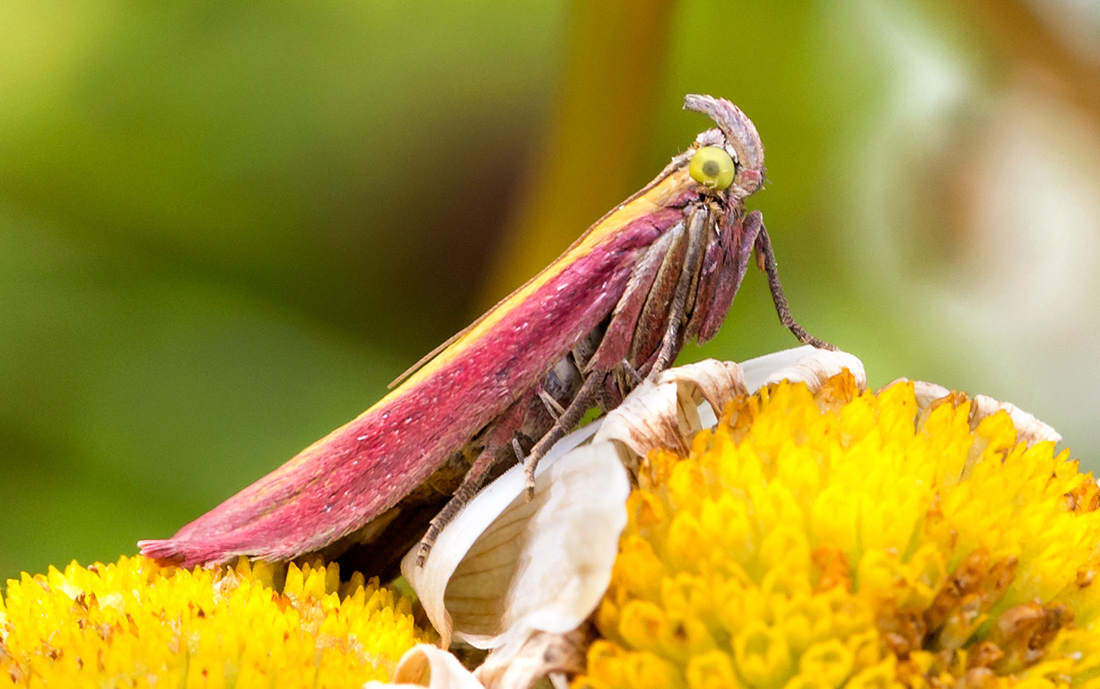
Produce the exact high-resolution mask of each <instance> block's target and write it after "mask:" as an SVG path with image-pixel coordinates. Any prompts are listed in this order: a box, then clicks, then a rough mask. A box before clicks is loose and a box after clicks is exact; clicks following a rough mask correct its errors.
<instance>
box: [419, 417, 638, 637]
mask: <svg viewBox="0 0 1100 689" xmlns="http://www.w3.org/2000/svg"><path fill="white" fill-rule="evenodd" d="M592 426H595V424H593V425H592ZM595 430H596V429H595V428H593V427H591V426H590V427H588V428H585V429H583V431H579V432H577V433H574V434H572V435H570V436H569V437H567V438H565V439H564V440H563V441H562V442H561V443H558V445H556V446H555V447H554V449H553V450H552V451H551V453H550V454H548V455H547V457H546V458H544V459H543V461H542V463H541V464H540V465H539V471H538V473H537V474H536V477H535V496H534V499H532V500H531V501H527V499H526V496H525V494H524V475H523V469H522V467H518V466H517V467H515V468H513V469H511V470H509V471H508V472H506V473H505V474H504V475H503V476H501V477H500V478H499V479H497V480H496V481H494V482H493V483H492V485H490V486H489V487H488V488H486V489H485V490H484V491H482V492H481V493H480V494H478V496H477V497H476V498H474V500H472V501H471V502H470V504H469V505H467V506H466V508H465V509H464V510H463V511H462V513H461V514H459V516H458V517H457V518H456V519H455V520H454V521H453V522H451V524H449V525H448V526H447V528H446V529H444V530H443V532H442V533H441V534H440V537H439V539H438V540H437V541H436V543H435V546H434V547H433V548H432V551H431V554H430V555H429V557H428V560H427V562H425V564H424V566H423V567H418V566H417V565H416V550H415V549H414V550H413V551H412V552H410V553H409V555H407V556H406V557H405V559H404V561H402V563H401V571H402V573H403V574H404V575H405V578H406V579H407V580H408V582H409V584H410V585H411V586H412V587H413V589H414V590H415V591H416V593H417V595H418V596H420V600H421V603H422V604H423V606H424V610H425V612H426V613H427V614H428V619H430V620H431V622H432V624H433V625H435V627H436V629H437V630H438V631H439V633H440V636H441V637H442V641H441V642H442V644H444V645H446V644H448V643H449V641H450V636H451V634H452V633H453V635H454V636H455V637H457V638H459V639H461V640H463V641H466V642H467V643H469V644H471V645H473V646H476V647H478V648H494V647H496V646H500V645H502V644H504V643H506V642H507V641H509V640H510V639H514V638H518V637H522V636H524V635H526V634H529V633H531V632H532V631H543V632H551V633H560V632H566V631H570V630H572V629H574V628H576V627H577V626H578V625H579V624H580V623H581V622H582V621H584V619H585V618H586V617H587V616H588V615H589V614H590V613H591V612H592V610H593V609H594V608H595V607H596V604H597V603H598V602H599V600H600V597H601V596H602V595H603V592H604V590H605V589H606V588H607V583H608V581H610V579H611V567H612V565H613V564H614V562H615V550H616V546H617V544H618V540H619V534H620V533H622V530H623V527H624V526H626V518H627V515H626V506H625V503H626V497H627V495H628V494H629V492H630V482H629V480H628V478H627V475H626V472H625V470H624V469H623V467H622V464H621V463H620V460H619V455H618V452H617V451H616V449H615V447H614V446H612V445H610V444H608V443H597V444H593V445H586V446H583V447H580V448H577V447H576V446H577V445H578V444H579V443H581V442H583V441H585V440H587V439H588V438H589V437H591V435H592V433H593V432H594V431H595Z"/></svg>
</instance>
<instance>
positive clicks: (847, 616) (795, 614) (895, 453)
mask: <svg viewBox="0 0 1100 689" xmlns="http://www.w3.org/2000/svg"><path fill="white" fill-rule="evenodd" d="M970 410H971V405H970V402H969V400H968V399H967V398H966V397H965V396H963V395H960V394H953V395H952V396H950V397H948V398H945V399H944V400H941V401H939V402H937V403H934V404H933V405H932V406H931V407H929V408H928V409H924V410H921V409H920V407H919V406H918V404H917V400H916V397H915V395H914V392H913V386H912V384H898V385H893V386H891V387H889V388H887V389H885V390H883V391H881V392H880V393H878V394H874V393H870V392H860V391H859V390H858V389H857V386H856V384H855V381H854V380H853V379H852V378H851V377H850V376H847V375H842V376H838V377H836V378H833V379H832V380H830V381H829V382H828V383H827V384H826V385H825V386H824V387H823V388H822V389H821V391H820V392H818V393H817V394H816V395H814V394H811V393H810V392H809V390H808V389H807V388H806V387H805V386H804V385H802V384H795V385H792V384H788V383H782V384H779V385H773V386H770V387H768V388H765V389H763V390H761V391H760V392H759V393H758V394H757V395H753V396H747V397H743V398H741V399H738V400H734V401H733V402H732V403H731V404H730V406H729V407H728V408H727V409H726V410H725V412H724V414H723V415H722V419H721V421H720V423H719V425H718V427H717V428H716V429H714V430H713V431H708V432H703V433H700V434H699V435H697V436H696V437H695V439H694V440H693V442H692V453H691V455H690V456H689V457H687V458H679V457H676V456H675V455H673V454H671V453H668V452H655V453H653V454H652V455H651V456H650V457H649V458H648V459H647V461H646V462H645V463H643V465H642V467H641V470H640V475H639V488H638V489H637V490H636V491H635V492H634V494H633V495H631V497H630V502H629V507H630V515H631V518H630V521H629V524H628V526H627V529H626V531H625V532H624V533H623V536H622V538H621V541H620V555H619V559H618V561H617V563H616V566H615V570H614V573H613V577H612V583H611V587H610V589H609V592H608V594H607V596H606V597H605V600H604V602H603V603H602V604H601V607H600V608H599V612H598V614H597V615H596V618H595V620H596V626H597V628H598V630H599V632H600V634H601V636H602V637H603V638H602V639H601V640H599V641H597V642H596V643H595V645H594V646H593V647H592V649H591V651H590V653H589V656H588V671H587V674H585V675H582V676H581V677H579V678H578V679H577V680H576V681H575V685H576V686H577V687H582V686H593V687H599V688H600V689H617V688H619V687H622V688H624V689H626V688H633V687H640V686H656V685H660V686H686V687H690V688H691V689H696V688H699V689H702V688H704V687H705V688H709V687H733V688H734V689H901V688H903V687H906V688H909V689H932V688H934V687H936V688H938V687H953V686H956V685H957V686H959V687H968V688H969V687H978V686H981V687H983V688H989V689H992V688H993V687H998V688H1000V687H1004V688H1006V689H1007V688H1008V687H1010V686H1013V687H1017V688H1020V687H1027V688H1028V689H1032V688H1034V689H1046V688H1047V687H1049V688H1050V689H1055V688H1056V687H1080V688H1081V689H1086V688H1087V689H1100V635H1097V634H1095V632H1093V631H1092V627H1093V624H1094V621H1095V620H1096V619H1097V615H1098V613H1100V582H1094V579H1095V578H1096V575H1097V574H1098V573H1100V545H1098V544H1100V510H1098V508H1100V491H1098V489H1097V486H1096V482H1095V480H1094V479H1093V478H1092V476H1091V475H1089V474H1081V473H1079V471H1078V469H1077V463H1076V462H1074V461H1071V460H1070V459H1069V456H1068V453H1066V452H1063V453H1060V454H1055V453H1054V446H1053V443H1049V442H1045V443H1037V444H1035V445H1033V446H1031V447H1028V446H1026V445H1025V444H1023V443H1017V438H1016V431H1015V428H1014V426H1013V424H1012V421H1011V419H1010V418H1009V416H1008V415H1007V414H1006V413H1003V412H1000V413H997V414H993V415H992V416H988V417H986V418H984V419H982V420H981V421H980V422H978V421H973V420H972V418H971V411H970ZM1090 632H1091V633H1090ZM647 673H652V675H649V674H647Z"/></svg>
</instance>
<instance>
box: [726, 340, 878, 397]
mask: <svg viewBox="0 0 1100 689" xmlns="http://www.w3.org/2000/svg"><path fill="white" fill-rule="evenodd" d="M844 369H848V370H849V371H851V373H852V375H853V376H855V379H856V384H857V385H859V388H860V389H861V390H862V389H863V388H865V387H867V374H866V373H865V372H864V370H863V362H862V361H860V360H859V359H857V358H856V357H855V356H853V355H851V354H849V353H847V352H839V351H830V350H828V349H818V348H817V347H813V346H811V345H804V346H802V347H795V348H794V349H786V350H784V351H782V352H775V353H774V354H767V355H765V356H761V357H757V358H755V359H749V360H748V361H746V362H744V363H742V364H741V370H742V371H743V372H744V374H745V385H746V386H747V387H748V389H749V391H750V392H752V391H755V390H758V389H760V388H761V387H763V386H765V385H769V384H771V383H778V382H779V381H782V380H789V381H791V382H792V383H805V384H806V385H808V386H809V388H810V390H812V391H814V392H817V391H818V390H820V389H821V386H822V384H824V383H825V381H826V380H828V379H829V378H832V377H833V376H835V375H837V374H838V373H840V372H841V371H843V370H844Z"/></svg>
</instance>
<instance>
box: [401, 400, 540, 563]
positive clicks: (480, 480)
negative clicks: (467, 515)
mask: <svg viewBox="0 0 1100 689" xmlns="http://www.w3.org/2000/svg"><path fill="white" fill-rule="evenodd" d="M531 402H532V399H531V397H530V396H526V395H525V396H523V397H521V398H520V399H519V400H517V401H516V402H515V403H513V404H512V406H511V407H509V408H508V410H507V411H505V412H504V414H502V415H501V416H499V417H497V419H496V421H494V422H493V423H492V425H491V427H490V428H488V429H487V431H486V433H485V440H484V445H483V447H482V449H481V452H480V453H478V455H477V458H476V459H474V461H473V463H472V464H471V465H470V468H469V470H468V471H467V472H466V475H465V476H464V477H463V478H462V483H460V484H459V486H458V488H457V489H456V490H455V492H454V493H453V494H452V495H451V498H450V499H449V500H447V503H446V504H445V505H443V509H441V510H440V511H439V512H438V513H437V514H436V515H435V517H434V518H432V520H431V522H430V523H429V524H428V530H427V531H426V532H425V533H424V536H423V538H421V539H420V545H419V550H418V552H417V554H416V565H417V566H418V567H421V566H423V565H424V562H425V561H427V559H428V553H430V552H431V550H432V546H433V545H435V542H436V540H437V539H438V538H439V534H440V532H441V531H443V527H445V526H447V525H448V524H450V523H451V521H452V520H453V519H454V518H455V517H456V516H458V513H459V512H461V511H462V508H463V507H465V506H466V505H467V504H468V503H469V502H470V500H471V499H473V497H474V496H475V495H477V492H478V491H479V490H481V489H482V488H483V487H484V486H485V484H487V483H488V482H489V481H490V480H491V479H493V478H495V477H496V474H497V472H496V470H497V469H499V468H500V467H502V466H504V465H508V464H511V463H512V462H513V461H514V459H513V457H512V453H511V452H510V451H509V450H511V447H512V446H511V442H514V440H515V435H516V434H517V433H518V431H517V430H516V429H518V428H519V427H520V425H521V423H522V422H523V418H524V415H525V413H526V411H527V409H528V408H529V406H530V404H531Z"/></svg>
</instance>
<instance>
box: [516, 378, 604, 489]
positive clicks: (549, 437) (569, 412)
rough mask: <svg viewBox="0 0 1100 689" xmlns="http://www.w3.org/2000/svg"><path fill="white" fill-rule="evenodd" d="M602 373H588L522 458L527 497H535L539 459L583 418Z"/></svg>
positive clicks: (594, 397) (600, 383) (600, 381)
mask: <svg viewBox="0 0 1100 689" xmlns="http://www.w3.org/2000/svg"><path fill="white" fill-rule="evenodd" d="M603 381H604V374H602V373H594V374H590V375H589V376H588V377H587V378H585V379H584V383H583V384H582V385H581V388H580V390H578V391H577V394H576V396H575V397H573V401H572V402H570V403H569V406H568V407H566V408H565V411H564V412H562V414H561V416H559V417H558V418H557V420H556V421H554V425H553V426H551V428H550V430H548V431H546V433H545V434H543V436H542V437H541V438H539V441H538V442H537V443H535V446H534V447H532V448H531V452H530V453H528V455H527V458H526V459H524V460H523V472H524V474H526V475H527V499H528V500H530V499H531V498H533V497H535V469H536V468H537V467H538V465H539V460H541V459H542V458H543V457H545V456H546V453H547V452H548V451H549V450H550V447H551V446H552V445H553V444H554V443H556V442H558V441H559V440H561V438H562V437H563V436H564V435H565V433H566V432H567V431H570V430H572V429H573V427H574V426H576V425H577V424H578V423H580V420H581V419H582V418H584V415H585V412H587V411H588V409H589V408H590V407H591V406H592V403H593V402H594V401H595V400H596V396H597V394H598V393H599V390H600V388H601V387H602V386H603Z"/></svg>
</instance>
